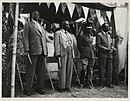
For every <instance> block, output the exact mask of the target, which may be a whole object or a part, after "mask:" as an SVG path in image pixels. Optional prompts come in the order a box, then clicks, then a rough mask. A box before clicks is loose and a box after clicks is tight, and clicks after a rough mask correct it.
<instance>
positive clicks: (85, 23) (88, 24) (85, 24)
mask: <svg viewBox="0 0 130 101" xmlns="http://www.w3.org/2000/svg"><path fill="white" fill-rule="evenodd" d="M82 27H83V28H87V29H92V24H91V23H88V22H84V23H82Z"/></svg>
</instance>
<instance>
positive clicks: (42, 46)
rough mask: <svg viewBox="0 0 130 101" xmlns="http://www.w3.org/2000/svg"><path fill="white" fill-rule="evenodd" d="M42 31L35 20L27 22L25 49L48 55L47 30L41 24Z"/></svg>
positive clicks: (36, 53)
mask: <svg viewBox="0 0 130 101" xmlns="http://www.w3.org/2000/svg"><path fill="white" fill-rule="evenodd" d="M41 29H42V31H40V30H39V28H38V27H37V26H36V24H35V23H34V22H29V23H26V24H25V26H24V46H25V51H29V53H30V54H32V55H38V54H41V53H42V52H43V54H44V55H47V45H46V37H45V36H46V35H45V30H44V29H43V27H42V26H41Z"/></svg>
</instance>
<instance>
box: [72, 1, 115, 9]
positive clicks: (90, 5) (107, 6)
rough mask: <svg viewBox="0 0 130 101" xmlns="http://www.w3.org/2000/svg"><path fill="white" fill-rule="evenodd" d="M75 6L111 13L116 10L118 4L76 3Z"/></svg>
mask: <svg viewBox="0 0 130 101" xmlns="http://www.w3.org/2000/svg"><path fill="white" fill-rule="evenodd" d="M74 4H77V5H81V6H85V7H88V8H93V9H98V10H103V11H111V10H113V9H114V8H116V4H108V3H74Z"/></svg>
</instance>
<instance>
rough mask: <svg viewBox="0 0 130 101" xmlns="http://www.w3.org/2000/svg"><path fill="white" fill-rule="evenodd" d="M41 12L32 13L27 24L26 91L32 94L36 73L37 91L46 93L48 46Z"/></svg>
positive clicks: (25, 41) (27, 93) (25, 32)
mask: <svg viewBox="0 0 130 101" xmlns="http://www.w3.org/2000/svg"><path fill="white" fill-rule="evenodd" d="M38 19H39V12H38V11H34V12H33V13H32V21H31V22H28V23H26V24H25V27H24V44H25V52H26V55H27V58H28V64H27V68H26V85H25V91H24V93H25V94H26V95H31V94H32V86H33V81H34V75H35V73H36V76H37V93H39V94H44V83H45V80H44V78H45V66H46V61H45V57H46V56H47V46H46V39H45V38H46V37H45V30H44V29H43V27H42V26H41V25H40V24H39V23H38Z"/></svg>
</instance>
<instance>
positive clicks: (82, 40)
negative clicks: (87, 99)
mask: <svg viewBox="0 0 130 101" xmlns="http://www.w3.org/2000/svg"><path fill="white" fill-rule="evenodd" d="M91 29H92V26H91V25H89V23H85V24H83V25H82V30H83V31H82V32H81V33H80V35H79V36H78V38H77V46H78V49H79V51H80V58H81V63H82V69H81V75H80V81H81V84H83V86H84V87H85V86H86V84H87V86H88V87H89V88H92V86H93V84H92V78H93V66H94V63H95V59H94V58H95V55H94V46H93V44H92V42H93V39H92V36H91V34H92V33H91ZM86 79H87V80H86Z"/></svg>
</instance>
